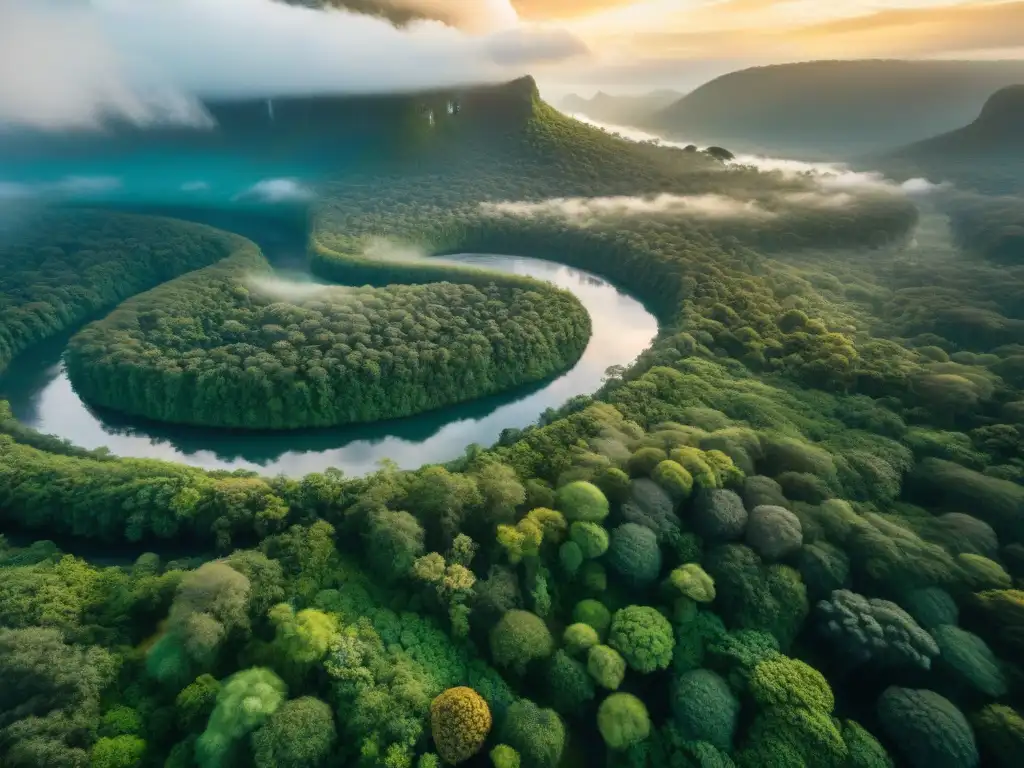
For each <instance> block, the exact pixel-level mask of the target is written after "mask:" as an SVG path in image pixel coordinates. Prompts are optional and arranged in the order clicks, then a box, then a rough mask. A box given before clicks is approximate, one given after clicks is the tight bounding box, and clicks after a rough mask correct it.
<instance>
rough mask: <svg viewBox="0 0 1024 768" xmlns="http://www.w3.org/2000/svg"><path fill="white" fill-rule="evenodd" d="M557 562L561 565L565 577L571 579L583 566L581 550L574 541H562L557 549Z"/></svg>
mask: <svg viewBox="0 0 1024 768" xmlns="http://www.w3.org/2000/svg"><path fill="white" fill-rule="evenodd" d="M558 561H559V562H560V563H561V564H562V570H564V571H565V573H566V575H568V576H570V577H572V576H575V575H576V571H578V570H579V568H580V566H581V565H583V550H581V549H580V546H579V544H577V543H576V542H575V541H563V542H562V546H561V547H559V548H558Z"/></svg>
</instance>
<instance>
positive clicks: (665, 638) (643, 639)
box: [608, 605, 675, 673]
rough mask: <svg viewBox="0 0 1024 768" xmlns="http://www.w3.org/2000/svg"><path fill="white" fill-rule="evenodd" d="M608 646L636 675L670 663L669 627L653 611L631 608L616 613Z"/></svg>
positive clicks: (671, 641)
mask: <svg viewBox="0 0 1024 768" xmlns="http://www.w3.org/2000/svg"><path fill="white" fill-rule="evenodd" d="M608 644H609V645H610V646H611V647H612V648H614V649H615V650H617V651H618V652H619V653H621V654H622V657H623V658H624V659H625V660H626V663H627V664H629V666H630V667H631V668H632V669H635V670H636V671H637V672H644V673H647V672H654V671H655V670H657V669H666V668H667V667H668V665H669V664H670V663H672V648H673V646H674V645H675V637H674V635H673V633H672V625H671V624H669V622H668V619H666V618H665V617H664V616H662V615H661V614H660V613H658V611H656V610H655V609H654V608H651V607H649V606H646V605H631V606H629V607H627V608H623V609H621V610H619V611H616V612H615V615H613V616H612V627H611V631H610V632H609V633H608Z"/></svg>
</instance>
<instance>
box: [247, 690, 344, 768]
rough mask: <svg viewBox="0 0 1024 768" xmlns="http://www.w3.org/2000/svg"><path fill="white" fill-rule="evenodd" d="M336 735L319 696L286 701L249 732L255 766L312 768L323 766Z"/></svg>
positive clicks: (331, 715)
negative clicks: (317, 697)
mask: <svg viewBox="0 0 1024 768" xmlns="http://www.w3.org/2000/svg"><path fill="white" fill-rule="evenodd" d="M336 738H337V734H336V733H335V728H334V713H333V712H331V708H330V707H329V706H327V704H325V703H324V702H322V701H320V699H316V698H313V697H312V696H303V697H302V698H301V699H292V700H291V701H286V702H285V703H284V704H282V705H281V707H280V708H279V709H277V710H276V711H275V712H274V713H273V714H271V715H270V717H268V718H267V720H266V722H265V723H264V724H263V725H262V726H260V727H259V728H258V729H257V730H256V731H254V732H253V734H252V751H253V758H254V760H255V763H256V765H257V768H273V767H274V766H280V768H315V767H316V766H321V765H324V763H325V762H326V760H327V757H328V756H329V755H330V753H331V750H332V749H333V748H334V742H335V740H336Z"/></svg>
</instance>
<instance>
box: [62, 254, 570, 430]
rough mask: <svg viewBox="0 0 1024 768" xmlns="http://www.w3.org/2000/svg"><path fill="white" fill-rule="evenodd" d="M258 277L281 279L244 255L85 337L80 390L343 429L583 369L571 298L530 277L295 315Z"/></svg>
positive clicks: (371, 293)
mask: <svg viewBox="0 0 1024 768" xmlns="http://www.w3.org/2000/svg"><path fill="white" fill-rule="evenodd" d="M260 273H262V275H263V277H264V278H265V279H267V280H271V281H272V280H273V279H274V278H273V277H272V275H271V273H270V271H269V268H268V265H267V264H266V262H265V261H264V260H263V259H262V257H261V256H260V254H259V253H258V252H256V251H246V252H244V253H241V254H239V255H236V256H233V257H231V258H230V259H227V260H225V261H224V262H222V263H220V264H217V265H216V266H213V267H208V268H207V269H205V270H201V271H199V272H196V273H193V274H189V275H186V276H185V277H182V278H179V279H178V280H176V281H174V282H172V283H169V284H168V285H165V286H161V287H160V288H158V289H156V290H154V291H152V292H150V293H148V294H146V295H145V296H143V297H139V298H137V299H132V300H129V301H128V302H126V303H125V304H123V305H122V306H121V307H119V308H118V309H117V310H116V311H115V312H114V313H112V314H111V315H110V316H109V317H107V318H105V319H104V320H101V321H99V322H97V323H93V324H92V325H90V326H88V327H87V328H86V329H85V330H83V331H82V332H81V333H79V334H78V335H77V336H75V337H74V338H73V339H72V341H71V344H70V345H69V347H68V353H67V366H68V374H69V376H70V378H71V379H72V380H73V381H74V382H75V387H76V390H77V391H78V392H79V393H80V394H81V395H82V397H83V398H85V399H86V400H88V401H89V402H90V403H93V404H96V405H101V406H104V407H107V408H111V409H114V410H118V411H122V412H124V413H128V414H133V415H137V416H145V417H146V418H150V419H154V420H158V421H168V422H174V423H182V424H195V425H201V426H221V427H244V428H248V429H267V428H272V429H294V428H300V427H314V426H334V425H339V424H348V423H352V422H367V421H376V420H379V419H386V418H394V417H398V416H408V415H411V414H414V413H419V412H421V411H425V410H429V409H432V408H438V407H440V406H444V405H450V404H452V403H457V402H462V401H464V400H468V399H473V398H477V397H481V396H484V395H488V394H492V393H495V392H500V391H502V390H504V389H508V388H510V387H514V386H518V385H521V384H525V383H528V382H531V381H538V380H540V379H543V378H545V377H547V376H549V375H550V374H551V373H553V372H555V371H560V370H563V369H565V368H567V367H568V366H569V365H570V364H571V363H573V362H574V361H575V360H576V359H577V358H578V357H579V356H580V354H581V353H582V351H583V349H584V347H585V346H586V342H587V339H588V338H589V335H590V318H589V316H588V315H587V314H586V312H585V311H584V309H583V307H582V306H581V305H580V304H579V302H578V301H577V300H576V299H575V297H573V296H572V295H571V294H568V293H566V292H563V291H558V290H555V289H553V288H551V287H550V286H545V285H544V284H542V283H535V282H533V281H529V280H524V279H521V278H505V277H503V276H498V275H496V276H495V277H494V280H495V283H496V284H494V285H490V286H485V287H482V288H477V287H474V286H470V285H454V284H450V283H437V284H433V285H428V286H391V287H389V288H386V289H383V288H369V287H367V288H337V289H327V290H326V291H325V292H321V293H318V294H317V295H316V296H314V297H313V298H309V299H299V300H293V301H290V302H285V301H281V300H280V296H279V295H278V294H277V293H275V291H274V290H273V289H263V288H261V287H260V285H258V284H257V285H254V284H253V283H252V281H253V280H254V279H256V278H254V277H253V275H254V274H256V275H259V274H260ZM499 317H500V318H502V320H501V321H500V322H499V321H498V318H499ZM480 329H486V330H485V331H484V332H481V330H480ZM219 393H222V394H219Z"/></svg>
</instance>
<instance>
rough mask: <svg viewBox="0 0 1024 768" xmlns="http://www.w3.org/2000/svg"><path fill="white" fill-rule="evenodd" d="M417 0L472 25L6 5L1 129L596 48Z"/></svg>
mask: <svg viewBox="0 0 1024 768" xmlns="http://www.w3.org/2000/svg"><path fill="white" fill-rule="evenodd" d="M391 1H392V2H394V0H391ZM401 1H402V2H403V3H405V2H406V0H401ZM413 2H415V3H418V4H421V5H432V6H436V7H437V9H438V10H441V11H443V10H444V9H443V8H441V6H445V5H446V6H448V7H450V8H456V7H464V8H469V7H475V8H477V9H478V10H477V11H475V12H473V13H472V14H469V16H471V17H472V18H473V19H474V20H475V21H474V23H473V24H472V25H471V27H470V28H471V30H472V31H464V30H461V29H457V28H454V27H450V26H446V25H445V24H443V23H441V22H437V21H419V22H415V23H412V24H410V25H408V26H405V27H401V28H397V27H394V26H393V25H391V24H390V23H388V22H387V21H385V20H383V19H380V18H376V17H372V16H366V15H362V14H355V13H351V12H348V11H340V10H329V11H320V10H315V9H312V8H307V7H303V6H301V5H298V6H297V5H288V4H285V3H281V2H274V0H91V2H89V3H88V4H86V3H82V2H72V1H70V0H65V1H64V2H61V1H60V0H0V124H2V123H8V124H16V125H27V126H31V127H37V128H39V127H41V128H59V127H76V128H84V127H95V126H96V125H98V124H100V123H102V122H103V120H104V119H105V118H107V117H109V116H118V117H120V118H124V119H128V120H131V121H132V122H135V123H139V124H148V123H154V122H168V121H178V122H181V121H193V122H195V121H201V120H202V119H203V118H204V115H203V114H202V113H201V112H199V111H197V109H196V106H197V105H196V102H195V100H194V98H193V97H197V96H198V97H218V96H280V95H292V94H308V93H379V92H401V91H414V90H419V89H426V88H437V87H446V86H459V85H470V84H478V83H485V82H498V81H502V80H508V79H512V78H514V77H517V76H519V75H522V74H526V73H527V71H529V70H532V69H534V68H535V67H537V66H540V67H543V65H544V64H546V63H550V62H554V61H559V60H561V59H564V58H567V57H572V56H578V55H580V54H581V53H583V52H584V51H585V48H584V47H583V45H582V43H580V42H579V41H578V40H577V39H576V38H574V37H572V36H571V35H569V34H568V33H566V32H564V31H559V30H553V29H550V28H537V27H532V26H525V25H519V24H518V22H517V19H516V18H515V14H514V11H513V10H512V9H511V6H510V4H509V2H508V0H486V1H484V0H480V2H478V0H464V1H463V0H447V2H446V0H436V1H434V0H408V3H413ZM408 3H407V4H408ZM484 30H486V31H484Z"/></svg>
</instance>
